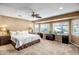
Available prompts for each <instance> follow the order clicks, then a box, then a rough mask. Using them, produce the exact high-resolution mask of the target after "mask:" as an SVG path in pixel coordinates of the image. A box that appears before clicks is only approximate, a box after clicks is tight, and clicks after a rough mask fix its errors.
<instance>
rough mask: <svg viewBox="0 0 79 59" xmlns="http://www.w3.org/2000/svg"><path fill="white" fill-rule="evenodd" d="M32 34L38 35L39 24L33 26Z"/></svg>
mask: <svg viewBox="0 0 79 59" xmlns="http://www.w3.org/2000/svg"><path fill="white" fill-rule="evenodd" d="M34 27H35V28H34V32H36V33H38V32H39V24H35V26H34Z"/></svg>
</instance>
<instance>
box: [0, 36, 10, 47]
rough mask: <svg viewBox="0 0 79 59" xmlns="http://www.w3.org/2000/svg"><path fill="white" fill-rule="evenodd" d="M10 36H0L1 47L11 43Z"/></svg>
mask: <svg viewBox="0 0 79 59" xmlns="http://www.w3.org/2000/svg"><path fill="white" fill-rule="evenodd" d="M10 38H11V37H10V36H0V46H1V45H6V44H9V43H11V40H10Z"/></svg>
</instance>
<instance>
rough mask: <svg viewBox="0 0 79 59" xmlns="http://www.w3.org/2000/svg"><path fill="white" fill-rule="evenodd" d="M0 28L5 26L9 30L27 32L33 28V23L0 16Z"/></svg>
mask: <svg viewBox="0 0 79 59" xmlns="http://www.w3.org/2000/svg"><path fill="white" fill-rule="evenodd" d="M0 26H6V27H7V28H8V29H9V30H27V29H28V28H29V27H31V28H32V27H33V23H32V22H30V21H28V20H23V19H18V18H13V17H8V16H0Z"/></svg>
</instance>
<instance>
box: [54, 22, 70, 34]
mask: <svg viewBox="0 0 79 59" xmlns="http://www.w3.org/2000/svg"><path fill="white" fill-rule="evenodd" d="M53 33H54V34H58V35H67V34H68V33H69V24H68V22H57V23H53Z"/></svg>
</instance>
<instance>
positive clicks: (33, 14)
mask: <svg viewBox="0 0 79 59" xmlns="http://www.w3.org/2000/svg"><path fill="white" fill-rule="evenodd" d="M31 16H32V17H33V18H34V17H35V18H42V17H41V16H40V15H39V14H37V13H35V12H34V11H33V12H32V15H31Z"/></svg>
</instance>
